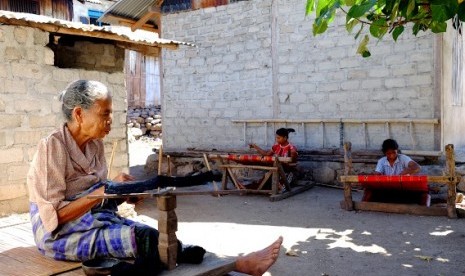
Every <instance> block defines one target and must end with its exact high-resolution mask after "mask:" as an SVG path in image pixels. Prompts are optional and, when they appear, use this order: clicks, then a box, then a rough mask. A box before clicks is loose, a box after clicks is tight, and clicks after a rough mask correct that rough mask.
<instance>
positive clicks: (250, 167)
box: [218, 164, 278, 171]
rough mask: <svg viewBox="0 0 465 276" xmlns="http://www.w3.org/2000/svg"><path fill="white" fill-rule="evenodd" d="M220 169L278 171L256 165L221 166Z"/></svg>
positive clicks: (273, 168)
mask: <svg viewBox="0 0 465 276" xmlns="http://www.w3.org/2000/svg"><path fill="white" fill-rule="evenodd" d="M218 167H220V168H229V169H253V170H270V171H276V170H277V169H278V168H276V167H271V166H256V165H236V164H227V165H219V166H218Z"/></svg>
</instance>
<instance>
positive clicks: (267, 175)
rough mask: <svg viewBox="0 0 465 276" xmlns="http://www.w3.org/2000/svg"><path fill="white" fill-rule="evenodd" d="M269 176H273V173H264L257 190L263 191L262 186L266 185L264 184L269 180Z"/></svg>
mask: <svg viewBox="0 0 465 276" xmlns="http://www.w3.org/2000/svg"><path fill="white" fill-rule="evenodd" d="M271 175H273V172H272V171H268V172H266V173H265V177H263V180H262V182H261V183H260V186H258V190H261V189H263V186H264V185H265V184H266V182H267V181H268V179H270V177H271Z"/></svg>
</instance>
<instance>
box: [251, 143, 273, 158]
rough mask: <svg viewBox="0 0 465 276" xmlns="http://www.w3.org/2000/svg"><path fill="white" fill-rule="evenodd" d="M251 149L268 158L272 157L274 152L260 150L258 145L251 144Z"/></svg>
mask: <svg viewBox="0 0 465 276" xmlns="http://www.w3.org/2000/svg"><path fill="white" fill-rule="evenodd" d="M249 147H250V148H251V149H255V150H256V151H257V152H258V153H260V154H261V155H266V156H271V155H273V151H272V150H269V151H266V150H264V149H262V148H260V147H259V146H257V145H256V144H250V145H249Z"/></svg>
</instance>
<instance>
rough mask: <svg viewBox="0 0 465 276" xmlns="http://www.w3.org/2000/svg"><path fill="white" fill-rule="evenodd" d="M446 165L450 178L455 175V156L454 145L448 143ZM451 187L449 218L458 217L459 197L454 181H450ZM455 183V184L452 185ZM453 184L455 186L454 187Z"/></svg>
mask: <svg viewBox="0 0 465 276" xmlns="http://www.w3.org/2000/svg"><path fill="white" fill-rule="evenodd" d="M445 150H446V166H447V170H448V174H449V178H453V177H455V156H454V145H452V144H448V145H446V149H445ZM449 184H450V185H449V188H448V189H447V216H448V217H449V218H457V210H456V209H455V199H456V197H457V191H456V186H455V182H454V181H450V182H449ZM451 184H454V185H451ZM452 186H453V187H452Z"/></svg>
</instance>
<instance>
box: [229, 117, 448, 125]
mask: <svg viewBox="0 0 465 276" xmlns="http://www.w3.org/2000/svg"><path fill="white" fill-rule="evenodd" d="M231 122H233V123H265V122H267V123H291V124H295V123H322V122H323V123H340V122H343V123H353V124H360V123H372V124H375V123H378V124H384V123H386V122H388V123H410V122H413V123H416V124H439V119H435V118H432V119H411V118H397V119H318V118H316V119H305V120H288V119H249V120H231Z"/></svg>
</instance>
